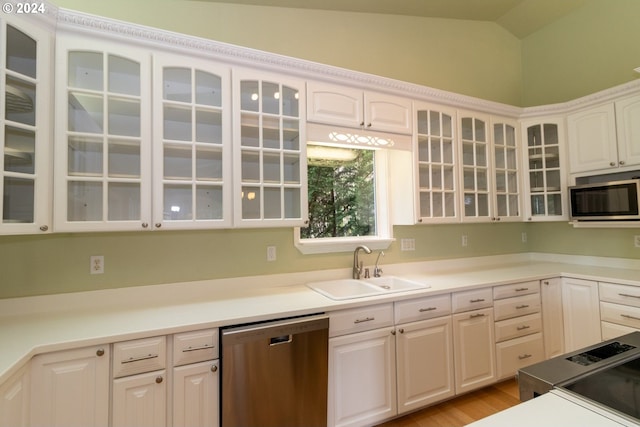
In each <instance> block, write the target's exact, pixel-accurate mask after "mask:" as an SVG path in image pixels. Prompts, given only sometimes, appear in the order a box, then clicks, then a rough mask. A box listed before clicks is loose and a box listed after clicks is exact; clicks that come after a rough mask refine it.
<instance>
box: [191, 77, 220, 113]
mask: <svg viewBox="0 0 640 427" xmlns="http://www.w3.org/2000/svg"><path fill="white" fill-rule="evenodd" d="M196 104H200V105H210V106H212V107H221V106H222V79H221V78H220V77H219V76H216V75H214V74H210V73H205V72H204V71H196Z"/></svg>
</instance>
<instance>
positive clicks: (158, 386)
mask: <svg viewBox="0 0 640 427" xmlns="http://www.w3.org/2000/svg"><path fill="white" fill-rule="evenodd" d="M165 377H166V375H165V371H156V372H150V373H147V374H142V375H134V376H131V377H125V378H120V379H117V380H114V381H113V414H112V417H113V427H128V426H136V427H162V426H165V425H166V421H167V407H166V405H167V385H166V384H167V382H166V381H165V379H166V378H165Z"/></svg>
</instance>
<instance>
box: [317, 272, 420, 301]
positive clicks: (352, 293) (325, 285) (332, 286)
mask: <svg viewBox="0 0 640 427" xmlns="http://www.w3.org/2000/svg"><path fill="white" fill-rule="evenodd" d="M307 286H308V287H309V288H311V289H313V290H314V291H316V292H318V293H320V294H322V295H324V296H326V297H327V298H331V299H332V300H345V299H353V298H364V297H370V296H374V295H383V294H389V293H393V292H403V291H413V290H417V289H427V288H429V285H425V284H423V283H419V282H414V281H411V280H407V279H402V278H399V277H395V276H388V277H376V278H371V279H362V280H356V279H341V280H327V281H323V282H312V283H308V284H307Z"/></svg>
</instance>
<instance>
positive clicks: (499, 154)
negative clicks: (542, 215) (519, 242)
mask: <svg viewBox="0 0 640 427" xmlns="http://www.w3.org/2000/svg"><path fill="white" fill-rule="evenodd" d="M491 131H492V135H491V136H492V138H491V140H492V144H493V158H492V160H493V168H492V170H493V195H494V196H493V217H492V219H493V220H494V221H520V220H521V219H522V202H521V196H520V194H521V189H520V170H521V169H520V144H519V137H518V122H517V121H516V120H513V119H506V118H497V117H492V118H491Z"/></svg>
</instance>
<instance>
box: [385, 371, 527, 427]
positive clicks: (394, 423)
mask: <svg viewBox="0 0 640 427" xmlns="http://www.w3.org/2000/svg"><path fill="white" fill-rule="evenodd" d="M518 403H520V399H519V398H518V384H517V382H516V380H515V379H511V380H507V381H503V382H501V383H498V384H494V385H492V386H489V387H485V388H482V389H480V390H476V391H473V392H471V393H468V394H465V395H462V396H460V397H456V398H455V399H452V400H448V401H446V402H443V403H440V404H437V405H434V406H430V407H428V408H425V409H423V410H421V411H418V412H414V413H411V414H409V415H405V416H404V417H401V418H396V419H394V420H391V421H388V422H386V423H384V424H380V425H379V426H378V427H460V426H464V425H467V424H469V423H471V422H473V421H476V420H479V419H481V418H484V417H488V416H489V415H492V414H495V413H496V412H500V411H502V410H503V409H507V408H510V407H512V406H514V405H517V404H518Z"/></svg>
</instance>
